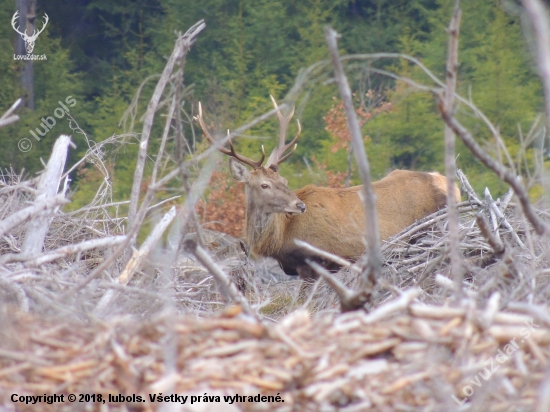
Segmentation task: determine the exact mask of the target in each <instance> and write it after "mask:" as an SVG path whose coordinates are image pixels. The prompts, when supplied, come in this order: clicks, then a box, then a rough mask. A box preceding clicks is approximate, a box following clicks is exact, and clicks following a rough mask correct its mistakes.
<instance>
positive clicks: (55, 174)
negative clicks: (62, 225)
mask: <svg viewBox="0 0 550 412" xmlns="http://www.w3.org/2000/svg"><path fill="white" fill-rule="evenodd" d="M70 142H71V137H70V136H67V135H64V134H62V135H61V136H59V138H58V139H57V140H56V142H55V144H54V147H53V150H52V154H51V156H50V159H49V160H48V165H47V166H46V169H45V170H44V172H43V173H42V175H41V176H40V182H39V183H38V192H39V193H40V194H39V195H38V196H37V197H36V200H42V199H45V198H53V197H55V196H57V191H58V190H59V185H60V183H61V175H62V174H63V169H64V168H65V162H66V160H67V154H68V153H67V152H68V148H69V144H70ZM50 223H51V215H50V216H47V215H43V216H40V217H39V218H36V219H33V220H32V221H31V222H29V223H28V225H27V231H26V233H25V240H24V241H23V246H22V247H21V252H22V253H23V254H31V255H32V254H34V253H40V252H41V251H42V247H43V246H44V238H45V237H46V233H47V232H48V228H49V227H50Z"/></svg>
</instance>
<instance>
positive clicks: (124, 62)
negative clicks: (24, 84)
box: [0, 0, 542, 206]
mask: <svg viewBox="0 0 550 412" xmlns="http://www.w3.org/2000/svg"><path fill="white" fill-rule="evenodd" d="M39 7H41V8H43V10H45V11H46V12H48V14H49V15H50V24H49V25H48V28H47V29H46V30H45V32H44V33H42V34H41V35H40V38H39V40H38V41H37V43H36V53H45V54H47V56H48V60H47V61H45V62H35V64H34V66H35V92H36V110H35V111H34V112H30V111H26V110H19V114H20V115H21V120H20V121H19V122H18V123H17V124H15V125H12V126H10V127H6V128H3V129H0V142H2V148H3V149H2V150H1V151H0V166H2V167H5V166H8V165H10V164H12V165H14V166H15V167H16V169H21V168H23V167H24V168H26V170H27V171H29V172H35V171H38V170H40V169H41V163H40V160H39V159H40V158H41V157H42V158H47V157H48V156H49V153H50V150H51V146H52V144H53V141H54V140H55V138H56V137H57V136H58V135H59V134H60V133H72V131H71V129H70V128H69V126H68V123H67V121H66V119H62V121H59V122H57V124H56V126H55V128H54V129H53V130H52V131H51V132H49V133H48V134H47V135H46V136H45V137H44V138H43V139H42V140H41V141H40V142H35V141H34V139H33V138H32V137H30V134H29V130H34V129H35V128H37V127H39V125H40V122H41V119H42V118H43V117H46V116H51V115H52V113H53V111H54V110H55V109H56V108H57V107H58V105H59V103H58V102H59V101H65V99H66V98H67V96H73V97H74V98H75V99H76V101H77V104H76V105H75V106H74V107H73V108H71V114H72V115H73V116H74V118H75V119H76V120H77V121H78V124H79V125H80V126H81V127H82V128H83V129H84V130H85V132H86V133H87V135H88V136H89V138H90V139H91V140H93V141H96V142H99V141H103V140H105V139H106V138H108V137H110V136H112V135H117V134H122V133H125V132H128V133H134V135H129V136H128V137H126V138H125V141H126V143H128V144H126V145H124V146H123V147H121V148H120V149H119V150H117V151H116V152H113V153H110V159H109V162H108V167H109V172H110V176H109V177H110V179H111V183H112V184H113V188H114V189H115V192H114V199H113V200H125V199H127V198H128V196H129V191H130V188H131V184H132V180H133V174H134V168H135V162H136V153H137V145H136V144H135V143H136V138H139V136H137V135H136V134H139V133H140V132H141V128H142V123H141V119H142V116H143V114H144V112H145V109H146V106H147V103H148V101H149V99H150V97H151V94H152V91H153V89H154V86H155V84H156V81H157V79H158V77H151V76H153V75H158V74H160V73H161V71H162V69H163V67H164V65H165V63H166V59H167V57H168V56H169V55H170V53H171V52H172V50H173V47H174V40H175V38H176V36H175V32H184V31H186V30H187V29H188V28H189V27H190V26H191V25H192V24H194V23H195V22H197V21H198V20H200V19H205V22H206V25H207V27H206V29H205V30H204V31H203V32H202V33H201V34H200V35H199V38H198V40H197V42H196V44H195V45H194V46H193V48H192V49H191V52H190V54H189V55H188V57H187V61H186V66H185V73H184V83H185V86H191V85H192V86H193V87H192V89H193V94H192V95H191V96H190V97H189V99H188V101H187V102H186V105H185V106H184V109H185V110H186V111H187V112H188V113H189V114H192V113H193V111H194V109H193V106H194V105H195V104H196V103H197V102H198V101H201V102H202V103H203V106H204V108H205V117H206V119H207V121H208V122H209V123H211V124H213V129H214V130H218V131H219V132H220V134H221V133H223V134H225V130H226V129H228V128H230V129H235V128H236V127H238V126H240V125H242V124H244V123H246V122H248V121H250V120H252V119H253V118H254V117H256V116H257V115H259V114H262V113H264V112H266V111H267V110H269V109H270V108H271V101H270V99H269V95H270V94H272V95H273V96H274V97H275V98H276V99H277V101H279V102H281V101H282V100H283V99H284V97H285V94H286V93H287V92H288V91H289V89H290V87H291V85H292V83H293V81H294V79H295V78H296V76H297V74H298V72H299V71H300V70H301V69H303V68H306V67H308V66H309V65H311V64H313V63H315V62H317V61H319V60H322V59H326V58H328V52H327V48H326V45H325V40H324V32H323V28H324V26H325V25H326V24H330V25H332V26H333V27H334V28H336V30H337V31H339V32H340V33H341V34H342V39H341V41H340V48H341V52H342V54H345V53H369V52H382V51H385V52H402V53H407V54H411V55H413V56H415V57H418V58H419V59H420V60H421V61H422V62H423V63H424V64H425V65H426V66H427V67H428V68H430V69H431V70H432V71H433V72H434V73H435V74H436V75H437V76H439V77H440V78H442V79H444V74H445V62H446V54H447V46H448V35H447V32H446V27H447V26H448V23H449V20H450V16H451V12H452V7H453V2H449V1H447V0H414V1H410V0H353V1H349V0H304V1H301V2H296V1H294V0H292V1H291V0H257V1H255V2H245V1H237V0H201V1H200V2H199V1H188V2H185V4H184V5H182V2H181V1H178V0H155V1H147V0H124V1H122V2H108V1H105V0H93V1H91V2H89V4H88V5H87V6H86V7H83V6H81V5H79V4H78V3H74V4H73V3H71V4H66V5H65V2H62V1H61V0H42V1H40V2H39ZM461 7H462V10H463V17H462V24H461V37H460V53H459V59H460V68H459V81H458V91H459V93H460V94H462V95H463V96H466V97H471V99H472V101H473V102H474V103H475V104H476V105H477V106H478V107H479V108H480V110H482V111H483V112H484V113H485V114H486V115H487V116H488V118H489V119H490V120H491V121H492V122H494V124H495V125H496V126H497V127H498V129H499V130H500V132H501V134H502V138H503V140H504V142H505V144H506V146H507V148H508V151H509V152H510V156H511V157H512V158H513V159H514V161H516V159H517V157H518V156H519V155H523V151H522V150H521V144H520V141H519V139H518V132H517V131H518V126H519V128H520V129H521V130H528V129H529V128H530V125H531V123H532V122H533V121H534V119H535V117H536V115H537V113H538V112H539V111H540V109H541V103H542V102H541V92H540V85H539V81H538V79H537V76H536V75H535V73H534V71H533V65H532V63H531V59H530V58H529V56H527V55H526V49H527V48H526V47H525V42H524V40H523V38H522V33H521V29H520V26H519V21H518V19H517V18H516V16H513V15H510V14H506V13H505V12H504V11H503V9H502V7H501V4H500V2H499V1H497V0H493V1H488V2H479V1H478V0H463V1H462V5H461ZM43 10H39V14H41V13H42V12H43ZM13 11H14V10H13V4H9V5H8V3H7V2H3V3H2V5H0V18H1V19H2V21H5V22H8V21H9V20H10V19H11V15H12V14H13ZM72 16H81V17H80V20H78V19H76V21H75V19H73V18H72ZM82 27H85V28H86V29H82ZM0 34H2V36H0V42H2V43H1V44H2V45H3V46H4V47H2V48H0V69H1V70H0V80H1V81H2V85H3V87H2V90H0V105H1V107H2V108H3V109H6V108H8V107H9V106H10V105H11V104H12V103H13V101H15V99H16V98H17V97H19V96H20V94H21V89H20V87H19V79H18V77H19V71H20V70H21V67H22V63H21V62H15V61H14V60H13V57H12V52H11V50H12V44H13V40H14V35H15V33H14V32H13V30H12V29H11V27H10V26H9V24H3V25H1V26H0ZM374 65H375V66H376V67H383V68H384V69H386V70H390V71H393V72H395V73H397V74H398V75H400V76H404V77H410V78H412V79H414V80H416V81H419V82H424V83H426V84H429V85H433V83H432V82H431V81H430V80H429V79H428V78H427V76H426V75H425V74H423V73H422V71H421V70H419V69H418V68H417V67H414V66H413V65H411V64H410V63H406V62H404V61H403V60H399V61H397V60H391V61H390V60H384V61H379V62H375V63H374ZM346 70H347V72H348V74H349V78H350V81H351V82H352V87H353V88H354V90H356V91H357V96H360V95H361V94H364V93H365V92H366V91H367V90H368V89H374V90H378V91H380V92H381V93H383V94H385V98H386V101H389V102H391V104H392V109H391V110H390V111H387V112H384V113H381V114H379V115H378V116H376V117H374V118H373V119H372V120H370V121H369V122H368V123H366V125H365V127H364V129H363V133H364V135H365V136H366V138H365V144H366V147H367V151H368V154H369V159H370V162H371V165H372V169H373V175H374V176H375V177H378V178H379V177H382V176H383V175H385V174H386V173H387V172H389V171H390V170H391V169H394V168H411V169H416V170H428V171H432V170H438V171H443V123H442V121H441V119H440V118H439V115H438V111H437V108H436V106H435V103H434V98H433V96H432V95H431V94H429V93H426V92H418V91H415V90H413V89H412V88H411V87H409V86H407V85H405V84H404V83H403V82H399V81H398V82H394V81H391V80H388V79H387V78H384V77H381V76H379V75H374V74H372V73H371V74H370V76H369V75H365V73H368V71H367V70H366V69H365V65H363V64H361V65H359V67H357V64H356V65H355V66H353V65H352V64H350V65H349V66H348V67H347V69H346ZM145 79H149V80H148V81H147V82H146V84H145V85H144V86H143V88H142V89H141V91H140V94H139V96H138V97H137V104H136V111H135V113H134V117H133V118H131V117H128V116H126V117H125V119H126V122H122V123H121V119H122V118H123V117H124V116H125V113H126V114H127V108H128V107H129V105H130V104H131V102H132V101H133V99H134V97H135V95H136V91H137V90H138V89H139V88H140V85H142V83H143V82H144V81H145ZM308 93H309V95H308V96H307V99H306V100H304V101H307V103H306V104H305V105H304V104H302V103H300V102H299V104H298V107H297V115H296V117H298V118H299V119H300V122H301V124H302V129H303V131H302V136H301V137H300V141H299V145H298V150H297V152H296V154H295V155H294V156H293V157H292V158H291V159H289V161H288V162H286V163H285V164H284V165H282V168H281V171H282V173H283V174H284V175H285V176H286V177H287V178H288V180H289V183H290V185H291V187H299V186H303V185H305V184H307V183H310V182H316V183H318V182H319V173H320V171H322V169H323V168H326V170H332V171H339V172H345V171H347V169H348V155H349V154H348V152H347V150H345V149H339V150H336V151H334V150H333V148H334V145H335V137H334V136H331V135H330V134H329V133H328V132H327V130H326V124H325V121H324V117H325V115H326V114H327V112H328V111H329V110H330V108H331V107H332V105H333V103H334V100H333V96H337V95H338V92H337V89H336V87H335V85H334V84H330V83H329V84H318V85H317V86H315V87H314V88H313V89H311V90H308ZM305 94H306V93H305V92H304V95H303V96H305ZM303 96H302V97H303ZM458 117H459V119H460V120H461V121H462V122H463V123H464V124H465V125H466V126H467V127H468V128H469V129H470V130H472V132H473V133H474V135H475V137H476V138H477V139H478V141H480V142H482V143H483V144H484V145H485V146H487V147H489V148H490V147H494V141H493V138H492V136H491V134H490V132H489V131H488V129H487V128H486V127H485V126H484V125H483V123H482V122H481V120H480V119H479V117H478V116H476V115H475V114H474V113H473V112H472V111H471V110H470V109H468V108H466V107H465V106H464V105H460V107H458ZM162 127H163V118H162V117H161V116H159V115H157V116H156V120H155V124H154V128H153V133H152V135H151V136H152V137H151V143H150V150H151V153H154V152H155V150H156V148H157V147H158V141H159V138H160V136H161V134H162ZM189 127H190V126H189ZM222 131H223V132H222ZM188 132H189V130H186V135H187V136H190V135H191V134H190V133H188ZM295 132H296V125H295V123H292V124H291V125H290V127H289V131H288V137H289V138H290V137H291V136H293V135H294V133H295ZM249 133H250V136H253V137H255V138H246V137H240V138H238V139H236V141H235V145H236V146H237V149H238V150H239V151H242V152H243V154H245V155H247V156H249V157H252V158H257V157H258V156H259V154H260V147H261V145H262V144H264V145H265V148H266V151H268V152H269V151H270V150H271V149H272V148H273V147H274V146H275V144H276V143H277V136H278V124H277V121H276V119H271V120H270V121H267V122H265V123H263V124H261V125H259V126H257V127H256V128H254V129H253V130H251V131H250V132H249ZM24 137H26V138H29V137H30V138H31V139H32V140H33V143H34V147H33V149H32V150H31V151H30V152H28V153H22V152H20V151H19V150H18V148H17V142H18V141H19V140H20V139H21V138H24ZM74 140H76V143H77V145H78V148H77V150H76V151H72V156H73V158H72V161H74V159H75V158H76V157H79V156H82V155H83V154H84V152H85V150H86V149H87V148H88V147H87V145H86V144H85V142H84V140H83V138H82V136H81V135H76V134H75V135H74ZM169 144H172V143H169ZM170 150H172V148H171V147H170ZM490 150H492V151H493V154H494V155H495V156H502V157H503V158H506V156H504V154H503V153H502V152H501V153H500V154H499V153H498V152H497V151H495V150H494V149H490ZM457 153H458V154H459V157H458V163H459V167H461V168H462V169H464V170H465V172H466V173H467V174H473V175H475V176H476V179H473V182H472V183H474V185H475V188H476V189H477V190H481V189H482V188H483V187H484V186H486V185H488V186H489V187H490V188H491V189H492V190H493V191H495V190H496V193H498V192H499V191H502V190H504V189H505V188H504V186H503V185H502V184H500V183H499V182H498V179H497V178H496V177H495V176H494V175H493V174H492V173H491V172H488V171H487V170H486V169H485V168H484V167H483V166H482V165H480V163H479V162H478V161H477V160H475V159H474V158H473V156H472V155H470V154H469V152H468V151H467V150H466V149H465V148H464V147H463V146H462V145H461V144H458V145H457ZM526 156H527V162H529V161H531V160H529V159H532V157H533V150H532V149H529V150H528V151H527V152H526ZM313 158H314V159H313ZM316 162H317V163H316ZM306 163H307V164H308V165H309V169H308V166H307V165H306ZM92 169H93V167H92V166H90V165H87V166H85V168H84V169H81V170H80V171H79V174H77V175H75V176H74V180H75V183H74V184H73V188H74V189H78V190H79V192H78V193H77V194H75V195H74V201H75V202H74V203H75V205H76V206H78V205H82V204H84V203H86V202H87V201H89V200H90V199H91V196H92V195H93V193H94V191H95V188H97V187H98V186H99V184H100V183H101V181H102V179H103V175H102V174H101V173H97V172H94V171H93V170H92ZM323 170H325V169H323ZM522 170H523V171H524V170H525V165H523V166H522ZM147 173H148V172H147V171H146V175H147ZM353 176H354V177H356V175H355V174H354V175H353ZM355 181H356V180H355Z"/></svg>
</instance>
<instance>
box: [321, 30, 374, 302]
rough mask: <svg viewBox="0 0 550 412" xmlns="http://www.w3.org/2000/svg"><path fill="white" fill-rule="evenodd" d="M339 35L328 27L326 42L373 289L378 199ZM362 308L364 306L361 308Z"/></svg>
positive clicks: (366, 279) (367, 280) (366, 280)
mask: <svg viewBox="0 0 550 412" xmlns="http://www.w3.org/2000/svg"><path fill="white" fill-rule="evenodd" d="M337 37H338V34H337V33H336V32H335V31H334V30H333V29H332V28H330V27H328V26H327V27H325V38H326V42H327V45H328V48H329V51H330V55H331V59H332V65H333V68H334V76H335V78H336V82H337V84H338V89H339V90H340V96H341V97H342V102H343V104H344V110H345V112H346V120H347V125H348V129H349V132H350V136H351V145H352V148H353V153H354V154H355V160H356V161H357V165H358V168H359V175H360V176H361V182H362V183H363V195H364V197H363V202H364V206H365V219H366V232H367V233H366V236H367V256H368V261H367V264H366V266H365V270H364V271H363V274H362V283H363V284H362V288H372V287H374V285H375V284H376V279H377V278H378V277H379V275H380V272H381V270H382V262H383V258H382V252H381V249H380V235H379V231H378V219H377V214H376V199H375V195H374V192H373V189H372V178H371V175H370V167H369V161H368V159H367V154H366V152H365V146H364V144H363V138H362V135H361V128H360V127H359V123H358V121H357V117H356V115H355V110H354V108H353V102H352V98H351V90H350V87H349V84H348V80H347V78H346V75H345V73H344V68H343V66H342V61H341V60H340V54H339V53H338V43H337ZM361 306H362V305H361Z"/></svg>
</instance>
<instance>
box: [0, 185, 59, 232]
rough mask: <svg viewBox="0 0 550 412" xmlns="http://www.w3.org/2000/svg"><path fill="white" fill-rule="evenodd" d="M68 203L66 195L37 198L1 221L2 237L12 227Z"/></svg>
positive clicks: (0, 230)
mask: <svg viewBox="0 0 550 412" xmlns="http://www.w3.org/2000/svg"><path fill="white" fill-rule="evenodd" d="M67 203H69V200H67V199H65V196H64V195H58V196H55V197H48V198H43V199H40V200H38V199H37V200H36V201H35V202H34V204H33V205H32V206H29V207H26V208H25V209H21V210H20V211H18V212H16V213H14V214H13V215H11V216H9V217H7V218H6V219H4V220H2V221H0V237H2V236H4V235H5V234H6V233H8V232H9V231H10V230H11V229H13V228H14V227H16V226H19V225H20V224H22V223H24V222H26V221H27V220H29V219H31V218H33V217H34V216H36V215H38V214H40V213H43V212H45V211H48V210H50V209H54V208H56V207H58V206H61V205H64V204H67Z"/></svg>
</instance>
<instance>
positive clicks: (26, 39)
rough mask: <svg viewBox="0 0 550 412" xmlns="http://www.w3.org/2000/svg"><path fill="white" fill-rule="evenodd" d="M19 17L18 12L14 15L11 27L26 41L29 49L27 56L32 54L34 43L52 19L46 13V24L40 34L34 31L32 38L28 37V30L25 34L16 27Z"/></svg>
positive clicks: (26, 46) (39, 31)
mask: <svg viewBox="0 0 550 412" xmlns="http://www.w3.org/2000/svg"><path fill="white" fill-rule="evenodd" d="M18 17H19V11H16V12H15V13H14V15H13V18H12V19H11V25H12V27H13V29H14V30H15V31H16V32H17V33H19V34H20V35H21V37H22V38H23V40H24V41H25V48H26V49H27V54H31V53H32V51H33V49H34V42H35V41H36V39H37V38H38V35H39V34H40V33H42V32H43V31H44V29H45V28H46V25H47V24H48V21H49V20H50V18H49V17H48V15H47V14H46V13H44V24H43V26H42V28H41V29H40V30H38V32H37V31H36V30H34V32H33V34H32V36H27V30H26V29H25V31H24V32H21V31H20V30H19V26H17V27H15V25H16V24H17V19H18Z"/></svg>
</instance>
